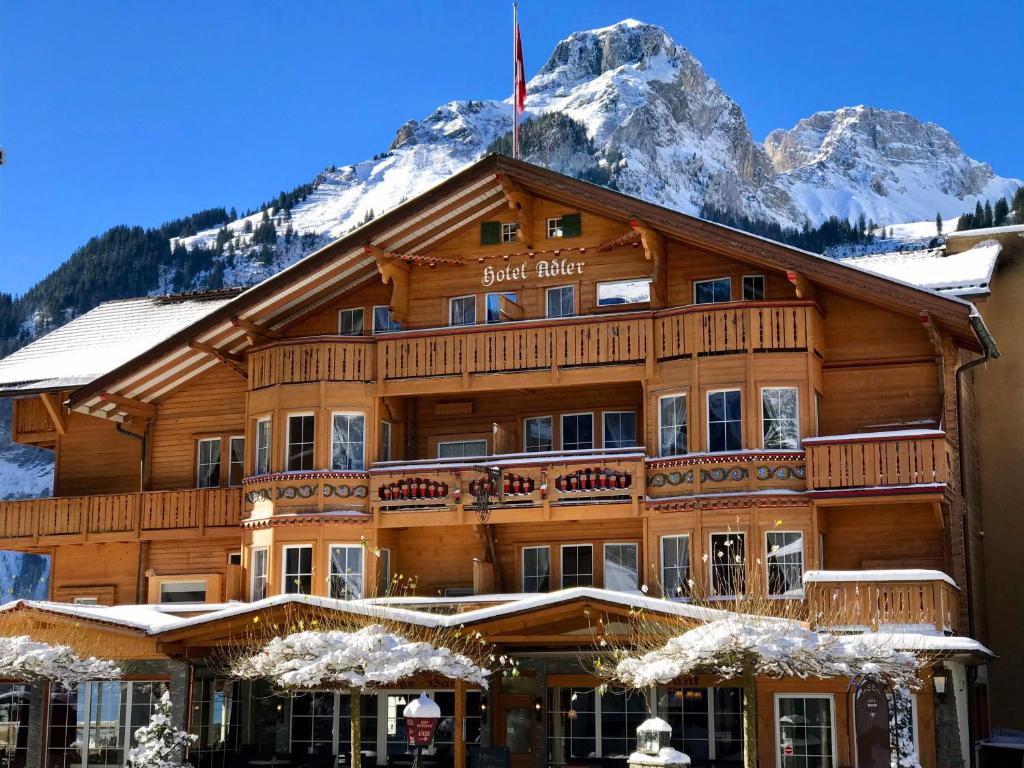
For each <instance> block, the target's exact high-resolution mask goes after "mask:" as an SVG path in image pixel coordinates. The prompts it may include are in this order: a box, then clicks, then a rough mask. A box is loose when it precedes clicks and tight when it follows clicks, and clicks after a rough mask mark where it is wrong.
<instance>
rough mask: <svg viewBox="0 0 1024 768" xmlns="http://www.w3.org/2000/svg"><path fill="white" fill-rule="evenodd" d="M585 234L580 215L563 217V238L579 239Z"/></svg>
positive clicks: (568, 214)
mask: <svg viewBox="0 0 1024 768" xmlns="http://www.w3.org/2000/svg"><path fill="white" fill-rule="evenodd" d="M581 234H583V222H582V221H581V220H580V215H579V214H578V213H566V214H563V215H562V237H579V236H580V235H581Z"/></svg>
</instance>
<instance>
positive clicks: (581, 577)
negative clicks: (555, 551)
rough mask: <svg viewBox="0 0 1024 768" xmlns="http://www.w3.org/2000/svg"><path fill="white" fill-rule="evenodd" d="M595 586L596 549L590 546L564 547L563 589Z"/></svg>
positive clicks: (568, 545)
mask: <svg viewBox="0 0 1024 768" xmlns="http://www.w3.org/2000/svg"><path fill="white" fill-rule="evenodd" d="M592 586H594V548H593V547H592V546H591V545H590V544H563V545H562V589H568V588H569V587H592Z"/></svg>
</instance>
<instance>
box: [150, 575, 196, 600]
mask: <svg viewBox="0 0 1024 768" xmlns="http://www.w3.org/2000/svg"><path fill="white" fill-rule="evenodd" d="M160 602H161V603H205V602H206V579H191V580H182V581H161V582H160Z"/></svg>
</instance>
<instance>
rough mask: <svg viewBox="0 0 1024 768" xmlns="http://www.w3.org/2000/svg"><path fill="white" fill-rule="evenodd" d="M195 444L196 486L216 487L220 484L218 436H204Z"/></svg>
mask: <svg viewBox="0 0 1024 768" xmlns="http://www.w3.org/2000/svg"><path fill="white" fill-rule="evenodd" d="M196 446H197V447H196V487H197V488H216V487H217V486H218V485H220V438H219V437H211V438H205V439H203V440H199V441H198V442H197V444H196Z"/></svg>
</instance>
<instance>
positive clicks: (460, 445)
mask: <svg viewBox="0 0 1024 768" xmlns="http://www.w3.org/2000/svg"><path fill="white" fill-rule="evenodd" d="M486 455H487V441H486V440H444V441H442V442H439V443H438V444H437V458H439V459H465V458H471V457H475V456H486Z"/></svg>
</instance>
